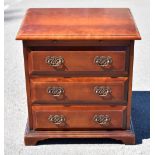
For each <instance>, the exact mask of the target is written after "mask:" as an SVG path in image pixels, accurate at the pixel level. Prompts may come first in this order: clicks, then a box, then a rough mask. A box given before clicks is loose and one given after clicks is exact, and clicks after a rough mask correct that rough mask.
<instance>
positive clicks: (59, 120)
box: [48, 115, 65, 125]
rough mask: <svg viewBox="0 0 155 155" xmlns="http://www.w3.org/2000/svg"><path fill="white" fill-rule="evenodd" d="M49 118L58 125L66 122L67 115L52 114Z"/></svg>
mask: <svg viewBox="0 0 155 155" xmlns="http://www.w3.org/2000/svg"><path fill="white" fill-rule="evenodd" d="M48 120H49V121H50V122H52V123H54V124H56V125H59V124H63V123H65V117H64V116H63V115H50V116H49V117H48Z"/></svg>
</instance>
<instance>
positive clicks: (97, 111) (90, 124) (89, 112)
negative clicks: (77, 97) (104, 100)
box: [32, 106, 126, 130]
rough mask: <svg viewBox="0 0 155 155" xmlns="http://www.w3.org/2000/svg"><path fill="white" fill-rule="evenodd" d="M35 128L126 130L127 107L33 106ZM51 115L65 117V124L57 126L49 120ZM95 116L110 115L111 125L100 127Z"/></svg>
mask: <svg viewBox="0 0 155 155" xmlns="http://www.w3.org/2000/svg"><path fill="white" fill-rule="evenodd" d="M32 111H33V121H34V123H33V128H34V129H36V130H62V129H63V130H65V129H68V130H83V129H85V130H92V129H100V130H103V129H125V128H126V107H125V106H124V107H123V106H122V107H121V106H117V107H108V106H97V107H96V106H91V107H90V106H83V107H81V106H70V107H64V106H54V107H51V106H45V107H42V106H33V107H32ZM50 115H63V116H64V118H65V122H64V123H62V124H60V125H56V124H54V123H52V122H50V121H49V120H48V118H49V116H50ZM95 115H108V116H109V117H110V119H111V122H110V124H109V125H100V124H98V123H97V122H95V121H94V120H93V118H94V116H95Z"/></svg>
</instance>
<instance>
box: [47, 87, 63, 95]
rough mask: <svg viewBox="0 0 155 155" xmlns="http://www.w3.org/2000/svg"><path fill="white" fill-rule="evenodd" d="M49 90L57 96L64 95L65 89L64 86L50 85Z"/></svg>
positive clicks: (49, 92)
mask: <svg viewBox="0 0 155 155" xmlns="http://www.w3.org/2000/svg"><path fill="white" fill-rule="evenodd" d="M47 92H48V94H50V95H53V96H55V97H57V96H61V95H63V94H64V92H65V91H64V89H63V88H62V87H49V88H48V89H47Z"/></svg>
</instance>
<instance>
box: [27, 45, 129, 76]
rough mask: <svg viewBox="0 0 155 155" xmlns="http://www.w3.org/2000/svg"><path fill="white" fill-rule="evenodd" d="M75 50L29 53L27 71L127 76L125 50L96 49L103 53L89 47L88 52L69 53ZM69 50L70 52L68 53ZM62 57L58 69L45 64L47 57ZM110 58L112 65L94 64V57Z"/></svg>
mask: <svg viewBox="0 0 155 155" xmlns="http://www.w3.org/2000/svg"><path fill="white" fill-rule="evenodd" d="M64 49H65V48H64ZM72 49H75V48H71V49H70V48H69V47H68V48H67V49H66V50H67V51H31V52H30V54H29V64H30V65H29V67H30V69H29V71H30V74H33V75H45V74H46V75H60V74H61V75H63V74H66V75H69V74H73V73H74V72H77V74H83V72H89V74H90V75H91V73H93V74H95V73H96V74H97V73H100V74H101V75H115V74H117V75H127V74H128V61H127V60H128V53H127V51H125V48H123V47H122V48H118V47H117V48H116V47H115V48H112V47H103V48H96V49H100V50H104V49H105V51H96V49H95V48H92V49H91V47H90V50H93V49H94V51H85V50H86V49H87V48H86V49H84V48H82V47H81V51H71V50H72ZM69 50H70V51H69ZM49 56H50V57H53V56H57V57H60V56H61V57H62V58H63V59H64V63H63V65H62V66H60V67H52V66H50V65H49V64H47V63H46V62H45V60H46V58H47V57H49ZM97 56H98V57H101V56H104V57H111V58H112V64H110V65H108V66H106V67H101V66H99V65H97V64H96V63H95V58H96V57H97Z"/></svg>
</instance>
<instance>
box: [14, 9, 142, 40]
mask: <svg viewBox="0 0 155 155" xmlns="http://www.w3.org/2000/svg"><path fill="white" fill-rule="evenodd" d="M34 21H35V22H34ZM16 39H18V40H98V39H99V40H100V39H101V40H136V39H140V35H139V32H138V30H137V27H136V26H135V23H134V21H133V18H132V15H131V12H130V10H129V9H127V8H122V9H121V8H115V9H114V8H113V9H112V8H111V9H110V8H109V9H108V8H107V9H105V8H100V9H99V8H96V9H95V8H93V9H92V8H90V9H79V8H76V9H75V8H74V9H73V8H70V9H68V8H66V9H64V8H63V9H62V8H61V9H54V8H53V9H47V8H46V9H29V10H28V11H27V14H26V16H25V19H24V21H23V24H22V25H21V28H20V30H19V32H18V35H17V37H16Z"/></svg>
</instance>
